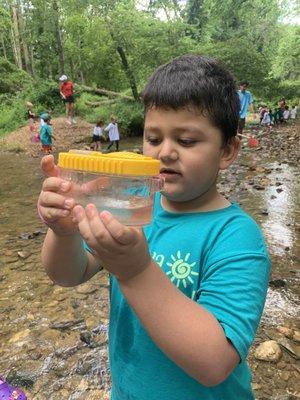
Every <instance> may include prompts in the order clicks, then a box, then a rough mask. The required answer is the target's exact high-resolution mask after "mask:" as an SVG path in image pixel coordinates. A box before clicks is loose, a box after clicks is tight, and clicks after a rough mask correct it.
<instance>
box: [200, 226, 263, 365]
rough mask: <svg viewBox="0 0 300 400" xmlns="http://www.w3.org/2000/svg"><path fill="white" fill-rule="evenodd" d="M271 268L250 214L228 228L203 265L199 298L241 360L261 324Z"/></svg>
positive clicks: (259, 233) (258, 231) (261, 239)
mask: <svg viewBox="0 0 300 400" xmlns="http://www.w3.org/2000/svg"><path fill="white" fill-rule="evenodd" d="M241 227H242V228H241ZM269 272H270V260H269V257H268V254H267V251H266V248H265V244H264V240H263V238H262V235H261V232H260V230H259V228H258V227H257V225H256V224H255V222H254V221H252V220H251V219H250V218H249V221H247V223H246V225H245V224H244V225H243V226H242V225H241V224H240V223H238V221H237V222H236V223H233V224H231V226H230V228H226V227H225V228H224V231H223V232H222V235H220V236H219V238H218V239H217V240H216V242H215V244H214V246H213V249H212V251H211V252H210V254H209V255H208V257H207V260H206V263H205V265H204V267H203V272H202V279H201V282H200V285H199V290H198V293H197V299H198V300H197V301H198V302H199V304H201V305H202V306H203V307H204V308H205V309H207V310H208V311H209V312H211V313H212V314H213V315H214V316H215V318H216V319H217V320H218V321H219V323H220V324H221V326H222V328H223V330H224V332H225V335H226V337H227V338H228V339H229V340H230V341H231V342H232V344H233V346H234V347H235V349H236V350H237V352H238V354H239V356H240V359H241V360H244V359H245V357H246V356H247V353H248V350H249V347H250V345H251V343H252V341H253V339H254V336H255V333H256V330H257V328H258V325H259V321H260V318H261V315H262V311H263V307H264V303H265V299H266V294H267V288H268V279H269Z"/></svg>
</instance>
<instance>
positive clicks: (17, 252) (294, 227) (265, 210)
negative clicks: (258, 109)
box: [0, 118, 300, 400]
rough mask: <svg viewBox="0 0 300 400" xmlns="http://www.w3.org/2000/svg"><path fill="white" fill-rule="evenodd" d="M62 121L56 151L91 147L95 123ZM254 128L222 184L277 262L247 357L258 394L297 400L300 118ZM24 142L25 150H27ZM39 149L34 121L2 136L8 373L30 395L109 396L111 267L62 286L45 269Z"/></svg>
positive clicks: (0, 301) (3, 362)
mask: <svg viewBox="0 0 300 400" xmlns="http://www.w3.org/2000/svg"><path fill="white" fill-rule="evenodd" d="M53 124H54V125H53V126H54V130H55V135H56V136H57V140H56V142H55V149H54V150H55V153H56V152H57V151H61V150H67V149H69V148H84V146H86V143H87V140H88V138H90V137H91V132H92V125H90V124H87V123H85V121H80V120H77V124H76V126H75V127H71V128H69V127H68V126H65V122H64V119H63V118H61V119H54V120H53ZM246 134H249V135H250V134H256V135H257V137H258V138H259V145H258V147H256V148H253V149H251V148H250V147H249V146H248V144H247V140H244V141H243V148H242V149H241V153H240V157H239V158H238V160H237V162H236V163H235V164H234V165H233V166H232V168H230V169H229V170H228V171H227V172H226V173H223V174H221V176H220V180H219V187H220V190H221V191H222V192H223V193H224V194H225V195H226V196H228V197H229V198H230V199H232V200H233V201H237V202H239V203H240V204H241V205H242V207H243V208H244V209H245V210H246V211H247V212H248V213H249V214H250V215H252V216H253V218H255V219H256V221H257V222H258V223H259V225H260V226H261V227H262V230H263V232H264V235H265V237H266V240H267V243H268V247H269V251H270V256H271V259H272V264H273V270H272V276H271V279H270V285H269V291H268V297H267V303H266V307H265V311H264V315H263V318H262V321H261V324H260V328H259V330H258V332H257V335H256V338H255V341H254V343H253V345H252V347H251V350H250V354H249V357H248V359H249V363H250V366H251V368H252V370H253V388H254V391H255V395H256V399H257V400H288V399H289V400H291V399H297V398H299V396H300V387H299V382H300V379H299V377H300V370H299V365H298V364H299V361H298V358H299V331H300V326H299V320H298V316H299V303H300V301H299V298H300V296H299V280H300V274H299V265H298V264H297V263H298V260H299V233H300V225H299V204H298V203H297V200H296V199H297V195H299V167H298V166H299V123H298V124H297V125H296V124H295V125H292V124H290V125H287V126H280V127H278V128H276V129H275V130H274V132H272V133H271V134H270V135H267V136H264V135H262V132H260V130H259V128H258V127H257V126H252V127H251V129H250V130H249V129H248V130H247V131H246ZM4 143H5V145H4ZM2 144H3V145H2ZM15 144H18V146H20V148H21V150H20V151H19V153H18V156H15V154H14V153H15V152H16V151H14V150H13V146H14V145H15ZM140 145H141V138H135V139H127V140H124V139H123V140H121V149H122V150H123V149H124V150H125V149H127V148H134V147H139V146H140ZM39 149H40V145H35V144H32V143H31V142H30V141H29V130H28V127H23V128H21V130H18V131H16V132H14V133H12V134H11V135H9V136H7V137H6V138H5V142H2V143H1V150H2V152H1V153H0V179H1V182H2V184H3V188H5V193H4V191H2V193H1V192H0V199H1V204H2V208H1V212H0V215H1V226H0V254H1V261H0V265H1V271H0V319H1V324H0V336H1V338H2V340H1V344H0V354H1V357H0V375H4V376H5V377H8V379H9V380H10V382H11V383H13V384H15V385H16V386H20V387H23V388H24V389H25V391H26V393H27V394H28V398H29V400H45V399H49V400H58V399H62V400H64V399H66V400H75V399H80V400H81V399H87V400H94V399H95V400H96V399H97V400H98V399H101V400H106V399H108V398H109V397H108V396H109V395H108V393H109V387H110V375H109V367H108V363H107V329H108V279H107V275H106V273H105V272H101V273H100V274H99V275H97V276H96V277H94V278H93V279H92V280H91V281H89V282H87V283H86V284H84V285H81V286H79V287H77V288H61V287H57V286H55V285H54V284H52V283H51V282H50V281H49V279H48V278H47V276H46V275H45V273H44V271H43V269H42V266H41V262H40V249H41V244H42V241H43V238H44V234H45V228H44V226H43V224H42V223H41V222H40V221H39V219H38V218H37V215H36V211H35V210H36V206H35V204H36V198H37V196H38V193H39V190H40V185H41V182H42V176H41V173H40V170H39V159H40V157H41V154H40V151H39ZM4 150H5V152H3V151H4ZM12 152H13V153H12ZM12 154H14V156H12ZM270 339H272V340H273V341H274V342H275V343H276V344H277V346H276V345H275V344H274V343H273V346H274V349H275V350H276V351H275V350H274V357H273V358H270V354H269V355H268V354H267V355H266V354H265V358H266V359H267V360H266V361H263V360H261V359H259V358H258V357H260V358H261V357H262V356H261V354H262V353H257V350H258V348H259V346H260V345H261V344H262V343H264V342H266V341H268V342H269V341H270ZM269 349H270V347H269ZM272 349H273V347H272ZM271 355H272V354H271ZM268 357H269V359H268Z"/></svg>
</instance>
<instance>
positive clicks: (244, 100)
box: [238, 81, 255, 135]
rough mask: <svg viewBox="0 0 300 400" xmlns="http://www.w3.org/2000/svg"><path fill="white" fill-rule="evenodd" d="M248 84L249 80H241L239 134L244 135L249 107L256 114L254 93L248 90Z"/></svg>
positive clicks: (239, 91)
mask: <svg viewBox="0 0 300 400" xmlns="http://www.w3.org/2000/svg"><path fill="white" fill-rule="evenodd" d="M248 86H249V82H248V81H241V82H240V89H239V90H238V95H239V99H240V114H239V125H238V134H239V135H243V130H244V128H245V123H246V116H247V112H248V109H249V108H250V110H251V111H252V113H253V114H254V116H255V112H254V106H253V98H252V94H251V93H250V92H249V90H247V88H248Z"/></svg>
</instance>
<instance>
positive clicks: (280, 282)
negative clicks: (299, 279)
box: [269, 279, 286, 288]
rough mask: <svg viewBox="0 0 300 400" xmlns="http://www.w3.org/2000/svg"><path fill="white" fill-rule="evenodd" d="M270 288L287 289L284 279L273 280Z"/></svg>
mask: <svg viewBox="0 0 300 400" xmlns="http://www.w3.org/2000/svg"><path fill="white" fill-rule="evenodd" d="M269 286H271V287H274V288H281V287H285V286H286V283H285V281H284V280H283V279H273V280H272V281H270V282H269Z"/></svg>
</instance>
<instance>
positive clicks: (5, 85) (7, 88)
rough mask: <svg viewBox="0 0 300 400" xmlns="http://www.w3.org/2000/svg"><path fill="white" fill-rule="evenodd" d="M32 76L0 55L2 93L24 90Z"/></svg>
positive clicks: (0, 91)
mask: <svg viewBox="0 0 300 400" xmlns="http://www.w3.org/2000/svg"><path fill="white" fill-rule="evenodd" d="M28 82H32V78H31V76H30V75H29V74H27V73H26V72H25V71H22V70H20V69H18V68H17V67H16V66H15V65H14V64H12V63H10V62H9V61H7V60H6V59H5V58H3V57H0V93H15V92H16V91H19V90H22V89H23V88H24V86H26V84H28Z"/></svg>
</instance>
